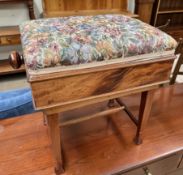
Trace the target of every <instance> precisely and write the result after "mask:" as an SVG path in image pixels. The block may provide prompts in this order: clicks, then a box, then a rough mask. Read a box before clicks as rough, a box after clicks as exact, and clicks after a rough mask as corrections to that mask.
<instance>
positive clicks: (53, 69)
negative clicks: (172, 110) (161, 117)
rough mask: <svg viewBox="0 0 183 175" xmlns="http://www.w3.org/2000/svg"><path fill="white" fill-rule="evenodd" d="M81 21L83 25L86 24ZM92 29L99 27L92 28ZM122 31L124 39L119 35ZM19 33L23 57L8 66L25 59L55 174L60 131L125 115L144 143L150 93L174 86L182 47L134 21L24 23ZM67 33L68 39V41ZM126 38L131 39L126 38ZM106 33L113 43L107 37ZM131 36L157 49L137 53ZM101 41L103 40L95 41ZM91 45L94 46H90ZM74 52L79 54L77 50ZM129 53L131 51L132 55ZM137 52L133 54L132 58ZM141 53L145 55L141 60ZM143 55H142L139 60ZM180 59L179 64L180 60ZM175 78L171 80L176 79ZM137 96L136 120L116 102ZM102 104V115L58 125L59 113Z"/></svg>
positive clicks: (16, 57) (109, 18)
mask: <svg viewBox="0 0 183 175" xmlns="http://www.w3.org/2000/svg"><path fill="white" fill-rule="evenodd" d="M82 21H85V22H84V23H85V24H84V23H82ZM119 21H120V22H119ZM103 22H105V24H103ZM123 22H124V23H123ZM86 23H87V24H86ZM92 25H101V26H99V27H98V28H97V27H96V26H95V27H94V28H93V27H92ZM133 25H135V27H133ZM139 26H140V27H141V28H140V27H139ZM143 26H144V28H143ZM64 27H66V30H65V29H64ZM104 27H106V28H105V29H104ZM128 27H129V28H130V29H128ZM138 27H139V31H143V32H142V33H143V34H142V36H140V35H139V33H138V32H135V31H134V29H135V30H138ZM121 28H122V30H123V29H124V30H125V31H126V33H125V32H124V31H120V30H119V29H121ZM74 30H75V31H74ZM20 31H21V36H22V46H23V55H19V54H18V53H17V52H12V54H11V55H10V62H11V64H12V66H13V67H14V68H19V67H20V66H21V64H22V63H23V62H24V61H23V57H24V60H25V67H26V72H27V77H28V82H29V83H30V86H31V89H32V96H33V99H34V106H35V109H37V110H42V111H44V114H45V118H46V123H47V124H48V126H49V128H50V136H51V139H52V147H53V155H54V157H55V160H56V166H55V171H56V173H57V174H60V173H63V172H64V162H63V159H62V146H61V133H60V127H64V126H67V125H71V124H75V123H78V122H83V121H86V120H89V119H93V118H96V117H100V116H106V115H109V114H112V113H116V112H118V111H120V110H124V111H125V112H126V113H127V114H128V116H129V117H130V119H131V120H132V122H133V123H134V124H135V125H136V127H137V131H136V135H135V138H134V141H135V143H136V144H141V143H142V135H143V130H144V128H145V126H146V123H147V121H148V118H149V115H150V111H151V106H152V101H153V94H154V91H155V90H156V89H158V88H160V87H164V86H167V85H169V84H170V82H172V83H174V80H172V81H171V77H172V75H171V69H172V65H173V62H174V59H175V57H176V54H178V53H179V54H180V53H182V42H180V44H179V45H178V47H177V49H176V50H175V48H176V46H177V44H176V42H175V41H174V40H173V38H171V37H170V36H169V35H167V34H165V33H164V32H162V31H160V30H159V29H156V28H154V27H152V26H150V25H148V24H145V23H143V22H141V21H139V20H137V19H132V18H130V17H127V16H122V15H98V16H78V17H66V18H53V19H40V20H34V21H29V22H25V23H24V24H22V25H21V26H20ZM88 31H90V34H91V36H90V34H89V32H88ZM101 31H104V32H106V33H103V32H101ZM67 32H70V34H69V35H68V33H67ZM87 32H88V33H87ZM97 32H99V33H97ZM100 32H101V33H100ZM128 32H131V33H130V34H128ZM151 32H152V33H151ZM93 33H94V34H93ZM109 33H110V36H111V38H110V37H109V36H108V34H109ZM125 34H126V35H125ZM133 34H134V36H136V37H138V40H137V41H138V42H140V38H143V37H144V38H143V39H144V41H143V42H142V43H144V42H146V40H145V38H146V37H147V36H150V37H151V39H152V40H148V39H147V44H149V43H150V42H154V43H155V44H157V45H155V46H153V44H152V43H150V45H148V47H147V48H146V49H145V48H143V47H142V46H139V48H136V46H137V45H138V42H137V41H135V39H136V38H134V37H133V38H130V37H131V35H133ZM96 35H97V37H96V38H95V41H94V42H93V41H91V38H92V37H95V36H96ZM120 35H121V37H122V40H123V39H124V38H123V37H125V36H127V38H128V39H127V40H125V39H124V40H123V42H121V41H119V40H118V39H119V36H120ZM83 36H84V38H83ZM87 36H88V38H87ZM100 36H103V37H101V39H100V40H98V41H97V39H98V38H99V37H100ZM86 38H87V39H88V40H87V41H85V42H87V44H88V43H89V44H88V45H87V48H86V45H85V43H84V44H83V42H84V40H85V39H86ZM106 38H107V39H106ZM147 38H148V37H147ZM102 39H103V40H102ZM113 39H114V40H113ZM120 39H121V38H120ZM159 39H161V40H159ZM101 40H102V41H101ZM111 40H112V42H111ZM156 40H158V42H156ZM168 40H170V44H169V41H168ZM107 41H109V43H107ZM90 42H93V43H92V44H91V45H90ZM110 42H111V43H112V44H113V45H112V46H111V43H110ZM134 42H137V43H134ZM161 42H162V43H161ZM68 43H70V45H69V44H68ZM78 43H80V46H78ZM121 43H122V44H121ZM124 43H125V44H124ZM95 44H96V45H95ZM120 44H121V45H120ZM126 45H129V47H126ZM93 46H94V47H93ZM78 47H80V50H77V49H78ZM95 47H96V48H97V49H98V50H97V51H96V49H95ZM114 47H115V49H114ZM133 47H135V48H134V49H133V50H131V48H133ZM144 47H145V46H144ZM111 48H113V49H111ZM120 48H122V49H121V50H120ZM162 48H164V49H165V50H164V51H162V50H161V52H158V51H157V52H156V51H154V50H153V49H155V50H158V49H162ZM74 49H75V50H77V52H76V51H75V50H74ZM82 49H83V50H84V51H83V52H82ZM118 49H119V50H118ZM135 49H136V50H137V53H136V52H135V53H134V50H135ZM140 49H142V50H143V49H144V50H143V51H141V54H140V55H139V54H138V52H139V50H140ZM116 50H117V51H116ZM126 50H127V52H126ZM88 51H89V53H88ZM115 51H116V53H114V52H115ZM86 52H87V54H85V53H86ZM91 52H92V53H91ZM99 52H100V53H99ZM143 52H145V54H142V53H143ZM124 53H126V57H125V55H124ZM72 54H73V55H74V56H73V55H72ZM91 54H92V60H91V57H90V56H89V57H88V55H91ZM96 54H98V55H97V56H96ZM78 55H79V58H78V59H77V56H78ZM99 55H100V57H99ZM111 55H113V56H114V55H115V56H114V57H115V58H116V59H113V58H112V57H113V56H111ZM80 57H82V59H81V58H80ZM87 59H88V61H86V60H87ZM101 59H103V61H101ZM179 59H182V56H180V57H179ZM93 60H94V61H93ZM173 78H175V76H174V73H173ZM135 93H141V102H140V109H139V116H138V118H136V117H135V116H134V115H133V114H132V113H131V111H130V110H129V109H128V107H127V106H126V105H125V104H124V102H122V100H121V99H120V97H122V96H127V95H131V94H135ZM106 100H108V101H109V102H108V109H107V110H106V111H102V112H100V113H97V114H92V115H88V116H84V117H81V118H79V119H72V120H69V121H66V122H64V123H60V122H59V121H60V120H59V118H60V113H62V112H64V111H69V110H72V109H76V108H81V107H85V106H88V105H91V104H97V103H99V102H104V101H106Z"/></svg>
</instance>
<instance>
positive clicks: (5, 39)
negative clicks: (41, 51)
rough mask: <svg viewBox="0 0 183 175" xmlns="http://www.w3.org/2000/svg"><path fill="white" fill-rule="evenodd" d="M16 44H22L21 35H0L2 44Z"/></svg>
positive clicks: (0, 43)
mask: <svg viewBox="0 0 183 175" xmlns="http://www.w3.org/2000/svg"><path fill="white" fill-rule="evenodd" d="M15 44H20V35H14V36H2V37H0V45H15Z"/></svg>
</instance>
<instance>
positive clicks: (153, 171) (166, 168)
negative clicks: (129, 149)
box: [121, 153, 181, 175]
mask: <svg viewBox="0 0 183 175" xmlns="http://www.w3.org/2000/svg"><path fill="white" fill-rule="evenodd" d="M180 160H181V154H180V153H177V154H174V155H172V156H170V157H167V158H164V159H162V160H159V161H157V162H154V163H151V164H148V165H145V166H143V167H141V168H138V169H135V170H132V171H129V172H127V173H123V174H121V175H166V174H167V173H170V172H172V171H175V170H176V169H177V166H178V164H179V162H180ZM148 173H149V174H148Z"/></svg>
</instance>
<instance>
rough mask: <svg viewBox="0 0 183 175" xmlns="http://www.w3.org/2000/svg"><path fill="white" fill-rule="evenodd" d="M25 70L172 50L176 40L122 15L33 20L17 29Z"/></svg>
mask: <svg viewBox="0 0 183 175" xmlns="http://www.w3.org/2000/svg"><path fill="white" fill-rule="evenodd" d="M20 31H21V36H22V46H23V49H24V58H25V61H26V64H27V67H28V68H29V69H32V70H36V69H41V68H45V67H54V66H60V65H73V64H81V63H89V62H95V61H102V60H110V59H115V58H121V59H125V58H127V57H130V56H136V55H142V54H148V53H157V52H163V51H167V50H172V49H174V48H175V47H176V45H177V43H176V41H175V40H174V39H173V38H172V37H171V36H169V35H167V34H166V33H164V32H162V31H160V30H159V29H157V28H154V27H152V26H150V25H148V24H145V23H143V22H141V21H139V20H137V19H133V18H130V17H127V16H122V15H98V16H76V17H62V18H51V19H40V20H33V21H28V22H25V23H23V24H22V25H21V26H20Z"/></svg>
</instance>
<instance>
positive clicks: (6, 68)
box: [0, 60, 25, 76]
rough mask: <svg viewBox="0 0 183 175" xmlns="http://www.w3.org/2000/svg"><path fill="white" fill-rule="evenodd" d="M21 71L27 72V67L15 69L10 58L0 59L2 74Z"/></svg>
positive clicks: (0, 74)
mask: <svg viewBox="0 0 183 175" xmlns="http://www.w3.org/2000/svg"><path fill="white" fill-rule="evenodd" d="M19 72H25V67H24V66H22V67H21V68H20V69H13V68H12V67H11V66H10V64H9V61H8V60H2V61H0V76H2V75H6V74H14V73H19Z"/></svg>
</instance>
